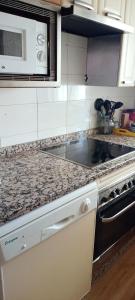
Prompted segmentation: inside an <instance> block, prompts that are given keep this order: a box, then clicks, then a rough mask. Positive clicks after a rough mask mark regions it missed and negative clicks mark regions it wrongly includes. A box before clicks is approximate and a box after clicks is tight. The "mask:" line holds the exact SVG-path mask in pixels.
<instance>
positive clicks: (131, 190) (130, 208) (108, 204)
mask: <svg viewBox="0 0 135 300" xmlns="http://www.w3.org/2000/svg"><path fill="white" fill-rule="evenodd" d="M134 183H135V182H134V181H133V182H130V181H129V185H124V187H123V190H122V193H120V191H119V190H118V189H115V192H112V193H111V194H112V195H113V193H114V194H115V193H116V194H115V196H116V197H114V198H113V199H112V201H106V200H107V199H106V198H104V199H103V200H102V201H101V205H99V207H98V210H97V220H96V232H95V246H94V259H97V258H98V257H100V256H101V255H102V254H103V253H104V252H105V251H106V250H107V249H109V248H110V247H111V246H112V245H113V244H114V243H115V242H117V241H118V240H119V239H120V238H121V237H122V236H123V235H124V234H125V233H127V232H128V231H129V230H130V229H131V228H132V227H134V226H135V186H134ZM131 185H132V186H131ZM113 196H114V195H113ZM103 203H104V204H103Z"/></svg>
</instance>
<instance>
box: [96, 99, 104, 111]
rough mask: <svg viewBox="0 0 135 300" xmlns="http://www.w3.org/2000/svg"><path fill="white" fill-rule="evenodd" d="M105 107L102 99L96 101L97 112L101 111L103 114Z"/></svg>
mask: <svg viewBox="0 0 135 300" xmlns="http://www.w3.org/2000/svg"><path fill="white" fill-rule="evenodd" d="M103 105H104V100H103V99H102V98H97V99H96V100H95V104H94V106H95V109H96V110H97V111H100V112H101V107H102V106H103Z"/></svg>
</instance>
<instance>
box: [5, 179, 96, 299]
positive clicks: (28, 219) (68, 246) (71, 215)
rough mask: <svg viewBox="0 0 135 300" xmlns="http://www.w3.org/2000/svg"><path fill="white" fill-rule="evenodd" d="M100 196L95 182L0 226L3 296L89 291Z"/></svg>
mask: <svg viewBox="0 0 135 300" xmlns="http://www.w3.org/2000/svg"><path fill="white" fill-rule="evenodd" d="M97 199H98V191H97V186H96V183H95V182H93V183H90V184H89V185H87V186H85V187H83V188H80V189H78V190H76V191H75V192H72V193H70V194H68V195H66V196H63V197H62V198H60V199H58V200H55V201H53V202H52V203H49V204H48V205H45V206H43V207H41V208H39V209H36V210H35V211H33V212H31V213H28V214H26V215H24V216H23V217H20V218H18V219H16V220H14V221H11V222H9V223H7V224H5V225H3V226H1V227H0V300H80V299H81V298H82V297H83V296H84V295H85V294H87V293H88V291H89V290H90V285H91V273H92V259H93V246H94V234H95V219H96V206H97Z"/></svg>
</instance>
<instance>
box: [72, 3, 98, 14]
mask: <svg viewBox="0 0 135 300" xmlns="http://www.w3.org/2000/svg"><path fill="white" fill-rule="evenodd" d="M74 3H75V4H79V5H81V6H84V7H86V8H89V9H90V10H93V11H96V12H97V0H74Z"/></svg>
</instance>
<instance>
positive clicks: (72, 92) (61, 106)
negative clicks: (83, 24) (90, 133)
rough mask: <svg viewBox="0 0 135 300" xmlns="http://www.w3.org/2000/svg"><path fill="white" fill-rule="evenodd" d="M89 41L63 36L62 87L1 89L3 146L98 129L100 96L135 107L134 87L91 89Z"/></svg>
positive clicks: (0, 105)
mask: <svg viewBox="0 0 135 300" xmlns="http://www.w3.org/2000/svg"><path fill="white" fill-rule="evenodd" d="M86 48H87V39H86V38H82V37H77V36H74V35H69V34H65V33H64V34H62V85H61V87H60V88H53V89H50V88H45V89H42V88H38V89H36V88H34V89H0V142H1V146H6V145H12V144H16V143H23V142H27V141H33V140H36V139H41V138H46V137H49V136H55V135H59V134H64V133H69V132H73V131H78V130H85V129H88V128H93V127H96V112H95V110H94V101H95V99H96V98H97V97H101V98H104V99H109V100H110V99H111V100H121V101H123V102H124V103H125V107H131V108H135V89H134V88H108V87H88V86H86V85H85V82H84V74H85V73H86V53H87V51H86Z"/></svg>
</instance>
